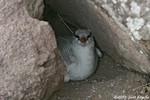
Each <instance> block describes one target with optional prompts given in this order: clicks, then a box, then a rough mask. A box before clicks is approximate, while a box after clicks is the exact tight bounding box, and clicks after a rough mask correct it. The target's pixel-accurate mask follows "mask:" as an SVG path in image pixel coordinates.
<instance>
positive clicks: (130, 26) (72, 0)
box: [46, 0, 150, 73]
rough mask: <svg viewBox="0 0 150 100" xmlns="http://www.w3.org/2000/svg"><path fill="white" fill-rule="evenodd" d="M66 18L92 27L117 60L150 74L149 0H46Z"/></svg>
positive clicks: (97, 37)
mask: <svg viewBox="0 0 150 100" xmlns="http://www.w3.org/2000/svg"><path fill="white" fill-rule="evenodd" d="M46 2H47V4H49V6H50V7H51V8H52V9H53V10H55V11H56V12H59V13H60V14H61V15H62V17H64V19H65V21H67V22H68V23H70V24H72V25H75V24H79V25H81V26H86V27H87V28H89V29H90V30H92V32H93V34H94V36H95V39H96V40H97V43H98V45H99V47H100V48H101V49H102V50H103V51H105V52H107V53H108V54H109V55H110V56H111V57H112V58H113V59H114V60H115V61H116V62H118V63H120V64H121V65H123V66H125V67H127V68H129V69H130V68H131V69H134V70H136V71H139V72H142V73H150V53H149V52H150V40H149V34H150V31H149V19H150V16H149V15H150V12H149V9H150V4H149V1H141V0H46Z"/></svg>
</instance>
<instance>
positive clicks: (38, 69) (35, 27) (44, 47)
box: [0, 0, 65, 100]
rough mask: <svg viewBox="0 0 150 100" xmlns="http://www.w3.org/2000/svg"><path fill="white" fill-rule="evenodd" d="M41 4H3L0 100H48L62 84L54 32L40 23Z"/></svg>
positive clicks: (14, 0)
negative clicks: (30, 5)
mask: <svg viewBox="0 0 150 100" xmlns="http://www.w3.org/2000/svg"><path fill="white" fill-rule="evenodd" d="M38 3H39V4H40V3H42V0H40V1H39V0H38V1H34V0H11V1H10V0H1V1H0V8H1V9H0V100H46V99H47V98H48V97H49V96H50V95H51V94H52V92H53V91H55V90H56V89H57V88H58V87H59V86H60V85H61V83H62V82H63V77H64V74H65V66H64V64H63V62H62V60H61V58H60V56H59V54H58V50H57V46H56V41H55V35H54V31H53V30H52V28H51V27H50V26H49V24H48V23H47V22H44V21H39V19H40V18H42V16H41V15H42V12H41V11H42V10H41V8H39V7H41V6H42V5H41V6H38V5H39V4H38ZM28 4H33V6H32V7H34V8H35V10H34V8H32V9H33V10H32V9H30V10H29V8H30V7H29V5H28ZM28 7H29V8H28ZM43 7H44V6H42V8H43ZM38 9H39V10H38ZM28 11H29V12H28ZM32 11H33V12H32ZM29 14H30V15H29ZM31 16H32V17H34V18H39V19H34V18H32V17H31Z"/></svg>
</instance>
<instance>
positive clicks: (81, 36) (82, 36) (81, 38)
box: [74, 29, 93, 46]
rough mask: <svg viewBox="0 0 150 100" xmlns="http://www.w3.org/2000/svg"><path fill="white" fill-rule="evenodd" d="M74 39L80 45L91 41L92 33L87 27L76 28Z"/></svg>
mask: <svg viewBox="0 0 150 100" xmlns="http://www.w3.org/2000/svg"><path fill="white" fill-rule="evenodd" d="M74 36H75V40H76V41H77V42H78V43H79V44H80V45H82V46H86V45H87V44H89V43H91V42H93V35H92V33H91V31H90V30H88V29H78V30H76V31H75V33H74Z"/></svg>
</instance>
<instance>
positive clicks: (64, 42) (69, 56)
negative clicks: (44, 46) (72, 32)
mask: <svg viewBox="0 0 150 100" xmlns="http://www.w3.org/2000/svg"><path fill="white" fill-rule="evenodd" d="M72 40H73V37H71V36H69V37H58V38H57V46H58V48H59V51H60V53H61V55H62V57H63V59H64V61H65V63H66V64H67V65H70V64H72V63H75V62H76V58H75V56H74V55H73V50H72Z"/></svg>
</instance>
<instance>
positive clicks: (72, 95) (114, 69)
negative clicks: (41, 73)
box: [49, 56, 150, 100]
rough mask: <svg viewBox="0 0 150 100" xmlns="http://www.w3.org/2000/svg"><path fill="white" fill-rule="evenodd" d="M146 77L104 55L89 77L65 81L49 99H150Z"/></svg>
mask: <svg viewBox="0 0 150 100" xmlns="http://www.w3.org/2000/svg"><path fill="white" fill-rule="evenodd" d="M145 78H146V76H145V75H141V74H139V73H136V72H132V71H129V70H127V69H126V68H124V67H122V66H120V65H119V64H116V63H115V62H114V61H113V59H111V57H108V56H104V57H103V58H102V59H100V60H99V66H98V69H97V71H96V73H95V74H94V75H92V76H91V77H90V78H89V79H87V80H85V81H80V82H69V83H64V85H63V86H62V87H61V88H60V89H59V90H58V91H56V92H55V93H54V94H53V95H52V96H51V97H50V99H49V100H150V98H149V97H150V96H149V93H148V92H146V87H145V86H143V85H145V84H146V79H145Z"/></svg>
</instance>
